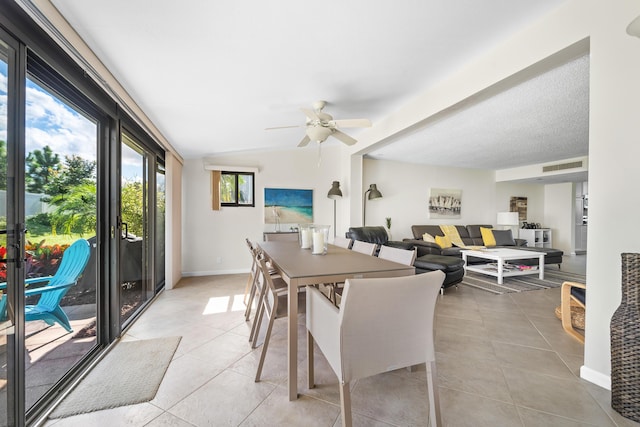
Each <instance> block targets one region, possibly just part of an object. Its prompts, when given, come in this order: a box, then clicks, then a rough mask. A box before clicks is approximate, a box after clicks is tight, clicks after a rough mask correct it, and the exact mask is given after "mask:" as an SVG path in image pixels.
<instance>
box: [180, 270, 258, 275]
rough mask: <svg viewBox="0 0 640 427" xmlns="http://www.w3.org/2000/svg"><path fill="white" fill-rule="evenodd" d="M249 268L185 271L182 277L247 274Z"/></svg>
mask: <svg viewBox="0 0 640 427" xmlns="http://www.w3.org/2000/svg"><path fill="white" fill-rule="evenodd" d="M247 273H249V270H248V269H246V268H243V269H238V270H212V271H183V272H182V277H197V276H221V275H223V274H247Z"/></svg>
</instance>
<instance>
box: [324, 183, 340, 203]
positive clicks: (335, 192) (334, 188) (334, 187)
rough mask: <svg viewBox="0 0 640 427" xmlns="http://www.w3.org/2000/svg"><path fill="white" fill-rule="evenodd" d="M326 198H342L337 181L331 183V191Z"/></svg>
mask: <svg viewBox="0 0 640 427" xmlns="http://www.w3.org/2000/svg"><path fill="white" fill-rule="evenodd" d="M327 197H328V198H330V199H339V198H340V197H342V191H341V190H340V183H339V182H338V181H333V184H331V189H330V190H329V192H328V193H327Z"/></svg>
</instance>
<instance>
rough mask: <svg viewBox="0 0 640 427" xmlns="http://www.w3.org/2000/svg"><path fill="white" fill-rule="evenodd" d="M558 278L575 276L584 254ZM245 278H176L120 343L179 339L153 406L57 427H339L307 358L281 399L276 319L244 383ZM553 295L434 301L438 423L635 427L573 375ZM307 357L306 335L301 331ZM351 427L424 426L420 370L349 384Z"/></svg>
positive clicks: (576, 355)
mask: <svg viewBox="0 0 640 427" xmlns="http://www.w3.org/2000/svg"><path fill="white" fill-rule="evenodd" d="M563 269H564V270H569V271H575V272H583V273H584V257H580V256H578V257H575V256H574V257H566V260H565V262H564V264H563ZM245 281H246V276H245V275H229V276H214V277H192V278H185V279H183V280H182V281H181V282H180V284H179V286H178V287H177V288H176V289H173V290H170V291H165V292H163V293H162V294H161V295H160V296H159V298H158V299H157V301H156V302H155V303H154V304H153V305H152V306H151V307H150V308H149V309H148V310H147V311H146V312H145V313H144V314H143V316H142V317H141V318H140V319H139V320H138V321H137V322H136V323H135V325H133V327H132V328H131V329H130V330H129V331H128V333H127V334H126V336H125V337H124V339H127V340H133V339H146V338H153V337H159V336H171V335H182V337H183V338H182V341H181V343H180V346H179V347H178V350H177V353H176V355H175V357H174V359H173V361H172V363H171V365H170V366H169V368H168V370H167V374H166V376H165V378H164V380H163V382H162V384H161V386H160V389H159V391H158V394H157V396H156V397H155V399H154V400H152V401H150V402H148V403H143V404H138V405H132V406H127V407H120V408H116V409H111V410H106V411H100V412H95V413H91V414H84V415H80V416H75V417H70V418H65V419H52V420H49V421H47V423H46V425H48V426H56V427H64V426H83V427H85V426H93V425H95V426H103V425H109V426H120V425H129V426H150V427H151V426H153V427H157V426H227V425H229V426H238V425H239V426H296V425H305V426H339V425H340V423H341V419H340V406H339V392H338V387H337V380H336V379H335V377H334V375H333V373H332V372H331V371H330V368H329V367H328V365H327V364H326V362H324V358H323V357H321V356H317V357H316V381H317V383H318V385H317V387H316V388H315V389H312V390H308V389H307V388H306V386H305V384H304V381H305V379H304V378H305V374H304V371H305V365H306V362H305V356H304V351H301V352H300V355H299V362H300V365H299V373H300V374H299V377H300V382H299V384H298V390H299V392H300V398H299V399H298V400H297V401H296V402H289V401H287V398H286V378H285V367H286V336H285V329H284V326H285V325H284V319H281V320H279V321H277V322H276V332H275V334H274V336H273V337H272V342H271V345H270V347H269V353H268V356H267V360H266V364H265V369H264V372H263V377H262V382H260V383H255V382H254V380H253V377H254V375H255V368H256V364H257V359H258V357H259V351H260V349H256V350H251V348H250V346H249V344H248V342H247V337H248V334H249V327H248V324H247V323H245V321H244V319H243V316H242V313H243V305H242V293H243V291H244V286H245ZM559 295H560V294H559V289H550V290H545V291H531V292H525V293H522V294H507V295H492V294H489V293H486V292H483V291H479V290H475V289H471V288H468V287H464V286H460V287H459V288H457V289H455V288H453V289H450V290H448V291H447V292H446V293H445V295H444V296H441V297H439V300H438V303H437V308H436V314H437V321H436V350H437V366H438V375H439V390H440V398H441V407H442V414H443V420H444V423H445V425H447V426H491V427H494V426H526V427H529V426H632V425H637V424H636V423H634V422H631V421H629V420H627V419H625V418H623V417H621V416H620V415H618V414H617V413H616V412H615V411H613V410H612V409H611V408H610V405H609V399H610V393H609V392H608V391H607V390H604V389H601V388H599V387H597V386H595V385H593V384H590V383H588V382H586V381H583V380H581V379H580V378H579V376H578V375H579V368H580V366H581V364H582V354H583V346H582V345H581V344H580V343H579V342H578V341H576V340H574V339H573V338H571V337H570V336H568V335H567V334H565V333H564V332H563V330H562V328H561V326H560V322H559V320H558V319H556V318H555V316H554V308H555V306H556V305H558V304H559V298H560V297H559ZM299 333H300V337H301V341H302V342H301V343H300V348H301V349H304V348H305V344H304V326H303V323H301V325H300V328H299ZM352 387H353V388H352V400H353V412H354V424H355V425H357V426H409V425H411V426H421V425H427V424H428V423H427V421H426V420H427V413H428V412H427V404H426V402H427V396H426V384H425V377H424V371H417V372H409V371H408V370H404V369H403V370H398V371H394V372H391V373H387V374H382V375H378V376H375V377H372V378H367V379H363V380H360V381H357V382H356V383H354V384H353V386H352Z"/></svg>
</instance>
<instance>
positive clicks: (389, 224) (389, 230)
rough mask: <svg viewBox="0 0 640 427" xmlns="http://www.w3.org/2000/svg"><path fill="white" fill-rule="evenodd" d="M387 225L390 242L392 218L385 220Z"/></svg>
mask: <svg viewBox="0 0 640 427" xmlns="http://www.w3.org/2000/svg"><path fill="white" fill-rule="evenodd" d="M384 222H385V225H386V226H387V234H388V235H389V240H391V217H390V216H388V217H386V218H385V219H384Z"/></svg>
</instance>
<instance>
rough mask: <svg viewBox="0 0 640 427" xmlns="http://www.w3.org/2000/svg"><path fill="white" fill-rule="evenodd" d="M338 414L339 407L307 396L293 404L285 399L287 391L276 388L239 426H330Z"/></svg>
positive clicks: (283, 388) (301, 397) (282, 388)
mask: <svg viewBox="0 0 640 427" xmlns="http://www.w3.org/2000/svg"><path fill="white" fill-rule="evenodd" d="M339 414H340V407H339V406H337V405H335V404H330V403H327V402H324V401H322V400H319V399H314V398H312V397H309V396H304V395H303V396H300V397H299V398H298V400H296V401H295V402H289V400H288V399H287V389H286V388H285V387H277V388H276V389H275V390H274V391H273V393H271V394H270V395H269V396H268V397H267V398H266V399H265V400H264V401H263V402H262V404H260V406H258V408H257V409H256V410H255V411H253V412H252V413H251V414H250V415H249V416H248V417H247V418H246V419H245V420H244V421H243V422H242V423H241V424H240V425H241V426H243V427H244V426H247V427H249V426H255V427H262V426H294V425H299V424H301V423H303V424H304V425H305V426H309V427H312V426H318V427H322V426H330V425H333V424H334V423H335V420H336V418H337V417H338V415H339ZM302 420H304V421H302Z"/></svg>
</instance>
